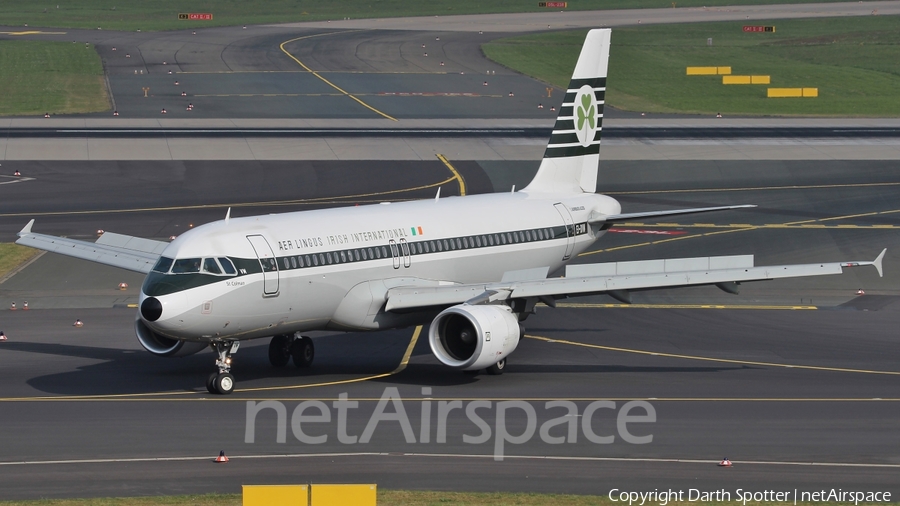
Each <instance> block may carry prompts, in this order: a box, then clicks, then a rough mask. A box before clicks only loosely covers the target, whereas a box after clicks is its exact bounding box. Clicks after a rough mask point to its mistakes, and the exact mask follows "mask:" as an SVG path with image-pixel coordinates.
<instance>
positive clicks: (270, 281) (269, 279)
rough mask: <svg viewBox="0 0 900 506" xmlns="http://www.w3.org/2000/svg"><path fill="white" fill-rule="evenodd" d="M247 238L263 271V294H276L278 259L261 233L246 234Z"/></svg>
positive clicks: (267, 295)
mask: <svg viewBox="0 0 900 506" xmlns="http://www.w3.org/2000/svg"><path fill="white" fill-rule="evenodd" d="M247 240H248V241H250V245H251V246H253V250H254V251H256V258H258V259H259V265H260V266H262V271H263V296H265V297H274V296H276V295H278V260H277V259H276V258H275V253H274V252H273V251H272V247H271V246H269V241H267V240H266V238H265V237H263V236H261V235H248V236H247Z"/></svg>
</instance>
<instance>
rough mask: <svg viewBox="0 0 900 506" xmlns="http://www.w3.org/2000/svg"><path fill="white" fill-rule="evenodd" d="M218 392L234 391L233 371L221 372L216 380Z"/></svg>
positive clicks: (227, 392)
mask: <svg viewBox="0 0 900 506" xmlns="http://www.w3.org/2000/svg"><path fill="white" fill-rule="evenodd" d="M215 387H216V393H219V394H222V395H227V394H230V393H231V392H233V391H234V376H232V375H231V373H227V372H224V373H219V374H217V375H216V381H215Z"/></svg>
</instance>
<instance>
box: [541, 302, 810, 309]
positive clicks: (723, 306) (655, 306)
mask: <svg viewBox="0 0 900 506" xmlns="http://www.w3.org/2000/svg"><path fill="white" fill-rule="evenodd" d="M556 307H568V308H589V309H590V308H600V309H607V308H637V309H756V310H779V309H784V310H810V309H819V308H818V306H773V305H769V306H767V305H745V306H742V305H737V304H581V303H577V302H563V303H557V304H556Z"/></svg>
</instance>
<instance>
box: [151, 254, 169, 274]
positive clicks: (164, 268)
mask: <svg viewBox="0 0 900 506" xmlns="http://www.w3.org/2000/svg"><path fill="white" fill-rule="evenodd" d="M173 261H174V260H172V259H171V258H169V257H159V260H157V261H156V265H154V266H153V270H154V271H156V272H162V273H166V272H169V269H171V268H172V262H173Z"/></svg>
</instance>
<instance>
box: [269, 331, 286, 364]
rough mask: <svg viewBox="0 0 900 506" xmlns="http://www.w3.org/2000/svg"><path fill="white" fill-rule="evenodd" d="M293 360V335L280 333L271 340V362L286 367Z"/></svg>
mask: <svg viewBox="0 0 900 506" xmlns="http://www.w3.org/2000/svg"><path fill="white" fill-rule="evenodd" d="M290 360H291V337H290V336H286V335H283V334H282V335H278V336H274V337H272V340H271V341H269V363H271V364H272V365H273V366H275V367H284V366H286V365H287V363H288V362H290Z"/></svg>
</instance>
